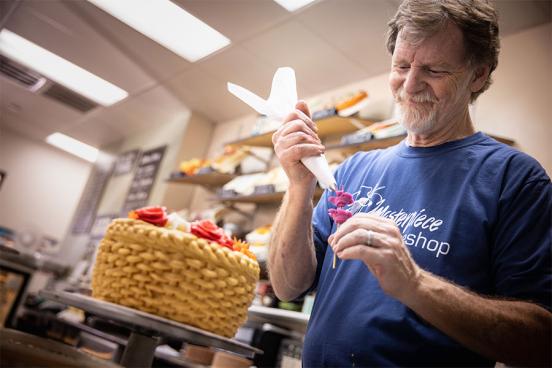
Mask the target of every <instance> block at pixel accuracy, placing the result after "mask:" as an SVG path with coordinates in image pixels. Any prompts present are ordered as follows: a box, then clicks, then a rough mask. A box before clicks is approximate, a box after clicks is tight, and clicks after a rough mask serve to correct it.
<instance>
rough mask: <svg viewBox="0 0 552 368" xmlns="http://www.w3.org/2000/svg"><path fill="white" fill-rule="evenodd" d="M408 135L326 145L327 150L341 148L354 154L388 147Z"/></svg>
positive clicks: (347, 152)
mask: <svg viewBox="0 0 552 368" xmlns="http://www.w3.org/2000/svg"><path fill="white" fill-rule="evenodd" d="M405 137H406V135H404V134H401V135H398V136H395V137H389V138H382V139H371V140H369V141H366V142H360V143H349V144H334V145H330V146H327V147H326V150H327V151H329V150H340V151H342V152H344V153H346V154H353V153H355V152H358V151H370V150H373V149H378V148H387V147H390V146H393V145H395V144H397V143H399V142H400V141H402V140H403V139H404V138H405Z"/></svg>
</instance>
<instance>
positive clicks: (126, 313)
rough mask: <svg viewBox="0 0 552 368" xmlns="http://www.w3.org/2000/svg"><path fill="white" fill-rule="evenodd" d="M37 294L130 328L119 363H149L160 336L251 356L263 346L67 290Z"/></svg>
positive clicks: (128, 365) (138, 364)
mask: <svg viewBox="0 0 552 368" xmlns="http://www.w3.org/2000/svg"><path fill="white" fill-rule="evenodd" d="M39 296H41V297H43V298H45V299H50V300H53V301H56V302H58V303H61V304H66V305H70V306H73V307H76V308H79V309H82V310H84V311H86V312H89V313H91V314H94V315H96V316H98V317H102V318H105V319H108V320H112V321H114V322H117V323H119V324H122V325H124V326H126V327H128V328H130V330H131V331H132V332H131V335H130V338H129V340H128V344H127V346H126V348H125V350H124V352H123V357H122V359H121V363H120V364H121V365H123V366H125V367H136V366H142V367H151V364H152V362H153V356H154V353H155V348H156V347H157V346H158V345H159V344H160V342H161V339H162V338H163V337H169V338H175V339H181V340H183V341H186V342H189V343H193V344H197V345H205V346H211V347H214V348H219V349H223V350H227V351H231V352H234V353H236V354H240V355H243V356H245V357H248V358H252V357H253V356H254V354H255V353H260V354H262V350H259V349H257V348H255V347H252V346H249V345H247V344H244V343H241V342H239V341H236V340H233V339H229V338H226V337H223V336H219V335H216V334H213V333H211V332H208V331H205V330H202V329H199V328H197V327H193V326H190V325H186V324H183V323H179V322H176V321H172V320H169V319H166V318H163V317H159V316H156V315H153V314H150V313H146V312H142V311H139V310H136V309H132V308H129V307H125V306H122V305H118V304H114V303H109V302H106V301H103V300H99V299H95V298H92V297H90V296H87V295H83V294H78V293H70V292H67V291H55V290H42V291H40V292H39Z"/></svg>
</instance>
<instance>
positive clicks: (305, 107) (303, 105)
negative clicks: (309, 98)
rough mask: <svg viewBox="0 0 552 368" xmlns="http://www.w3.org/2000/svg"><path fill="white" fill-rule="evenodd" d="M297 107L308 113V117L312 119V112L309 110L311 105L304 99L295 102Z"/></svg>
mask: <svg viewBox="0 0 552 368" xmlns="http://www.w3.org/2000/svg"><path fill="white" fill-rule="evenodd" d="M295 108H296V109H297V110H299V111H301V112H302V113H304V114H305V115H307V117H308V118H309V119H310V117H311V113H310V110H309V106H308V105H307V103H306V102H305V101H304V100H299V101H297V103H296V104H295Z"/></svg>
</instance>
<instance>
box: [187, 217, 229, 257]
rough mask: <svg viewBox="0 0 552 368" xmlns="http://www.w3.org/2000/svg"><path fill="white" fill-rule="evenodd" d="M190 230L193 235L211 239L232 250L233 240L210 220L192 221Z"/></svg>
mask: <svg viewBox="0 0 552 368" xmlns="http://www.w3.org/2000/svg"><path fill="white" fill-rule="evenodd" d="M191 232H192V234H194V235H195V236H197V237H199V238H203V239H207V240H212V241H214V242H217V243H219V244H220V245H222V246H224V247H227V248H230V249H231V250H234V242H233V241H232V239H230V238H229V237H228V236H227V235H226V234H225V233H224V230H222V229H221V228H220V227H218V226H217V225H216V224H215V223H214V222H213V221H211V220H201V221H197V222H194V223H192V226H191Z"/></svg>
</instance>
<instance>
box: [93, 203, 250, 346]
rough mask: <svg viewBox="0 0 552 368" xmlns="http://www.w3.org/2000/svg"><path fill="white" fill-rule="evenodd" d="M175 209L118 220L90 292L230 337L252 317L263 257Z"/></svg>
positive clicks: (150, 210)
mask: <svg viewBox="0 0 552 368" xmlns="http://www.w3.org/2000/svg"><path fill="white" fill-rule="evenodd" d="M174 215H175V214H171V216H170V217H168V216H167V215H166V213H165V212H164V209H162V208H160V207H150V208H146V209H142V210H137V211H132V212H131V214H130V218H120V219H115V220H113V222H112V223H111V224H110V225H109V227H108V229H107V231H106V234H105V236H104V238H103V239H102V240H101V242H100V245H99V250H98V254H97V257H96V262H95V265H94V271H93V277H92V296H93V297H95V298H98V299H102V300H105V301H108V302H112V303H117V304H121V305H124V306H127V307H131V308H135V309H138V310H141V311H144V312H148V313H152V314H155V315H159V316H161V317H165V318H169V319H172V320H175V321H178V322H182V323H185V324H188V325H191V326H195V327H198V328H201V329H203V330H207V331H210V332H213V333H215V334H218V335H222V336H225V337H232V336H234V335H235V333H236V331H237V329H238V327H239V326H240V325H241V324H243V323H244V322H245V320H246V319H247V309H248V307H249V305H250V304H251V302H252V300H253V297H254V292H255V286H256V282H257V281H258V279H259V264H258V262H257V261H256V259H255V257H254V255H252V254H251V253H250V252H249V250H248V247H247V244H245V243H243V242H241V241H238V240H232V239H230V238H228V237H227V236H226V235H225V234H224V232H223V231H222V229H220V228H219V227H217V226H216V225H215V224H214V223H213V222H211V221H208V220H204V221H200V222H196V223H191V224H189V223H187V222H186V221H184V220H180V221H175V220H174V218H175V217H174ZM171 217H172V219H173V220H172V221H171V220H169V219H170V218H171Z"/></svg>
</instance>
